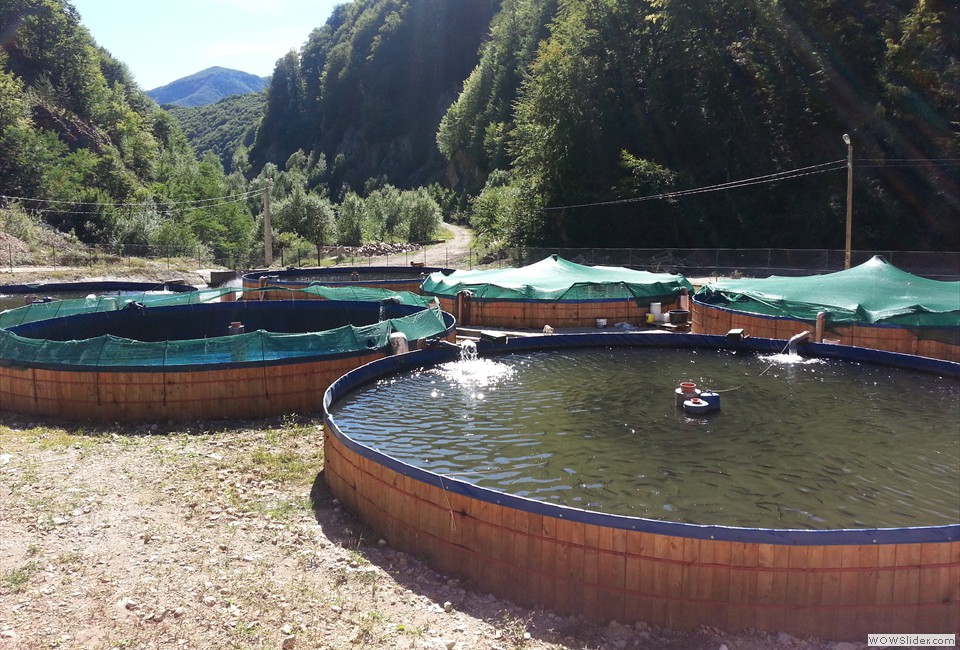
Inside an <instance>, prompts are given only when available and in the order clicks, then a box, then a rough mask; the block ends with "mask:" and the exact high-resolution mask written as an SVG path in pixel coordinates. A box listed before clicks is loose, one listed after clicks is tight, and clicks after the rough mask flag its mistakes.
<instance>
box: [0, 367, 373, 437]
mask: <svg viewBox="0 0 960 650" xmlns="http://www.w3.org/2000/svg"><path fill="white" fill-rule="evenodd" d="M382 356H384V355H383V354H382V353H373V354H357V355H353V356H337V357H332V358H329V359H324V360H319V361H310V362H304V363H282V364H264V365H260V366H253V367H250V366H246V367H236V368H219V369H211V370H200V369H196V370H186V371H165V370H163V369H162V368H144V369H142V370H136V369H133V370H118V371H91V370H79V371H74V370H65V369H58V370H54V369H42V368H15V367H10V366H0V408H2V409H3V410H6V411H10V412H14V413H22V414H30V415H43V416H49V417H55V418H63V419H66V420H72V421H93V422H137V421H150V420H153V419H158V418H162V419H165V420H176V421H184V420H202V419H220V418H247V417H263V416H267V415H277V414H280V413H293V412H300V413H302V412H310V411H318V410H320V409H321V404H322V399H323V393H324V391H325V390H326V389H327V387H328V386H329V385H330V384H331V383H333V382H334V381H335V380H336V379H338V378H339V377H340V376H342V375H343V374H344V373H346V372H348V371H350V370H353V369H354V368H357V367H359V366H361V365H363V364H364V363H367V362H369V361H373V360H374V359H379V358H381V357H382Z"/></svg>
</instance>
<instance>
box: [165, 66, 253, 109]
mask: <svg viewBox="0 0 960 650" xmlns="http://www.w3.org/2000/svg"><path fill="white" fill-rule="evenodd" d="M268 83H269V81H268V79H267V78H264V77H258V76H256V75H252V74H249V73H247V72H241V71H240V70H230V69H229V68H221V67H216V66H215V67H212V68H207V69H206V70H202V71H200V72H197V73H196V74H192V75H190V76H189V77H184V78H182V79H177V80H176V81H172V82H170V83H168V84H167V85H166V86H160V87H159V88H154V89H153V90H148V91H147V95H149V96H150V98H151V99H153V101H155V102H157V103H158V104H160V105H161V106H163V105H173V106H206V105H207V104H214V103H216V102H218V101H220V100H221V99H223V98H224V97H229V96H231V95H245V94H247V93H257V92H260V91H261V90H263V89H264V88H266V87H267V84H268Z"/></svg>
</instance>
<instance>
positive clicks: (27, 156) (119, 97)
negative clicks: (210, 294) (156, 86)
mask: <svg viewBox="0 0 960 650" xmlns="http://www.w3.org/2000/svg"><path fill="white" fill-rule="evenodd" d="M0 34H2V49H0V210H2V214H0V217H2V219H0V225H2V224H4V223H9V222H14V223H17V224H19V225H18V229H19V231H21V232H22V234H23V236H24V237H28V236H29V235H30V233H31V230H30V228H28V227H26V226H25V225H24V224H27V223H28V222H29V221H30V220H36V221H37V222H38V223H42V224H46V225H48V226H52V227H54V228H56V229H58V230H60V231H62V232H65V233H68V234H70V235H71V236H74V237H76V238H77V239H79V240H80V241H81V242H86V243H96V244H105V245H109V246H111V247H113V248H115V249H116V250H119V251H123V252H126V253H132V254H138V253H143V251H144V250H146V247H148V246H152V247H154V248H157V249H162V250H165V251H166V252H167V254H177V253H179V252H185V253H187V254H189V255H191V256H195V255H196V254H197V251H198V249H200V248H203V249H205V250H207V251H208V252H209V253H211V254H213V255H215V256H216V257H217V258H218V259H221V260H225V261H226V260H230V261H231V263H238V262H242V261H243V260H246V259H248V258H249V255H250V252H251V247H252V245H253V242H254V221H253V219H252V216H251V214H250V211H249V210H248V209H247V207H246V206H245V204H244V203H243V202H242V201H240V202H237V201H233V202H225V201H222V200H220V199H219V197H223V196H227V195H230V194H233V193H235V192H237V191H242V190H243V189H245V187H246V182H245V181H244V180H243V179H242V178H241V179H240V181H241V183H240V187H239V188H238V187H237V184H236V183H233V182H232V181H231V179H228V178H227V177H225V176H224V173H223V169H222V167H221V166H220V165H219V164H218V162H217V161H216V159H213V160H209V159H208V160H205V161H203V162H198V161H197V160H196V158H195V156H194V152H193V150H192V149H191V148H190V146H189V144H188V143H187V140H186V138H185V137H184V135H183V132H182V131H181V129H180V128H179V126H178V125H177V122H176V120H174V119H173V118H172V117H171V116H170V115H169V114H168V113H166V112H164V111H162V110H160V109H159V107H158V106H157V105H156V104H155V103H154V102H153V101H152V100H151V99H150V98H148V97H147V96H146V95H145V94H144V93H143V91H142V90H141V89H140V88H139V87H138V86H137V84H136V83H135V82H134V81H133V78H132V77H131V75H130V73H129V71H128V70H127V68H126V66H125V65H124V64H123V63H121V62H119V61H117V60H116V59H114V58H113V56H111V55H110V54H109V53H108V52H106V51H105V50H103V49H102V48H100V47H98V46H97V44H96V43H95V41H94V40H93V39H92V38H91V36H90V34H89V32H88V31H87V30H86V29H85V28H84V27H83V26H82V25H80V22H79V16H78V14H77V12H76V11H75V10H74V8H73V7H72V5H70V4H69V3H68V2H66V1H65V0H0ZM21 232H18V233H17V234H18V235H20V234H21Z"/></svg>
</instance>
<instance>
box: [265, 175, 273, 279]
mask: <svg viewBox="0 0 960 650" xmlns="http://www.w3.org/2000/svg"><path fill="white" fill-rule="evenodd" d="M271 187H272V184H271V183H270V182H269V181H268V182H267V184H266V185H265V186H264V188H263V263H264V264H265V265H266V267H267V268H270V265H271V264H273V226H272V225H271V224H270V189H271Z"/></svg>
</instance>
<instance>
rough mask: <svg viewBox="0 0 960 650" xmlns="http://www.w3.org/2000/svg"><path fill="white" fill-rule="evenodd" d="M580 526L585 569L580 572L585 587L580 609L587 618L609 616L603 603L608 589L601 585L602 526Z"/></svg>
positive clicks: (582, 592) (582, 591)
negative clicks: (602, 587)
mask: <svg viewBox="0 0 960 650" xmlns="http://www.w3.org/2000/svg"><path fill="white" fill-rule="evenodd" d="M579 528H580V530H581V531H582V532H583V569H582V571H581V574H580V580H581V582H582V583H583V588H582V590H581V594H582V602H581V605H580V611H582V612H583V614H584V616H586V617H587V618H591V619H594V620H596V619H601V618H604V617H606V616H607V613H606V612H605V611H604V610H603V607H602V605H601V603H602V602H603V600H604V598H603V596H602V594H604V593H607V590H606V589H601V587H600V527H599V526H590V525H587V524H581V525H580V526H579ZM604 555H606V553H604ZM604 587H608V585H604ZM611 618H613V617H611Z"/></svg>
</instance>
